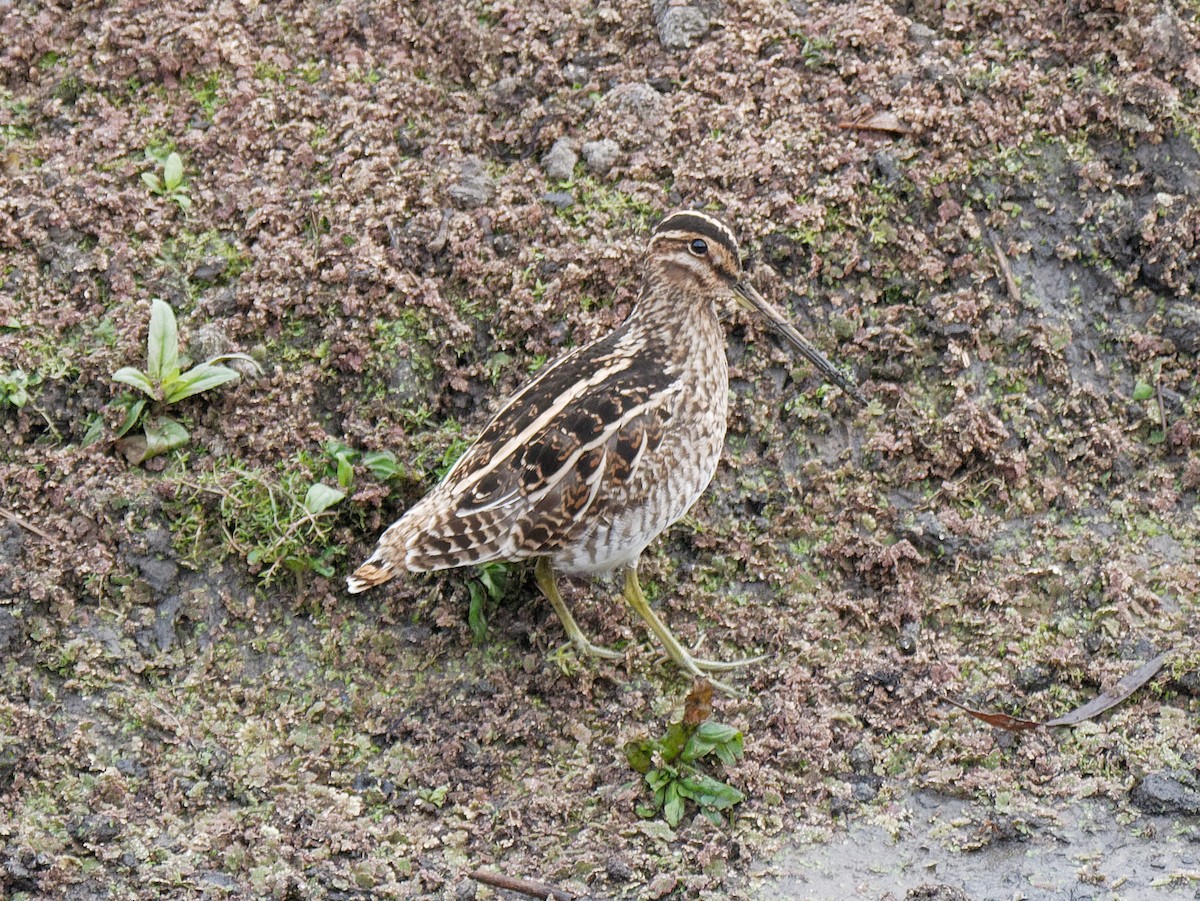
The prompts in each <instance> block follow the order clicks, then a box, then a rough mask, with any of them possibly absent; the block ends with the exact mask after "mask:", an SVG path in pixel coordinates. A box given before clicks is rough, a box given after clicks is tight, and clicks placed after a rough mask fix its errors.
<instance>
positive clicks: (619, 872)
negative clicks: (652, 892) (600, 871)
mask: <svg viewBox="0 0 1200 901" xmlns="http://www.w3.org/2000/svg"><path fill="white" fill-rule="evenodd" d="M604 871H605V872H606V873H608V878H609V879H611V880H612V881H613V882H628V881H629V880H631V879H632V878H633V868H632V867H630V866H629V864H627V863H625V861H623V860H621V858H619V857H610V858H609V859H608V862H607V863H605V864H604Z"/></svg>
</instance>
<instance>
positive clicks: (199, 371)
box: [112, 297, 262, 465]
mask: <svg viewBox="0 0 1200 901" xmlns="http://www.w3.org/2000/svg"><path fill="white" fill-rule="evenodd" d="M225 360H242V361H244V362H246V363H249V364H250V365H251V366H253V367H254V369H255V370H256V371H257V372H260V373H261V372H262V368H261V367H260V366H259V365H258V363H257V362H255V361H254V359H253V358H251V357H248V356H247V355H246V354H239V353H232V354H221V355H219V356H216V357H212V358H211V359H208V360H205V361H204V362H203V363H198V364H196V365H195V366H189V364H190V362H191V361H190V360H188V359H187V357H185V356H182V355H181V354H180V352H179V330H178V327H177V326H176V323H175V312H174V311H173V310H172V309H171V305H170V304H168V303H167V302H166V301H165V300H161V299H159V298H157V297H156V298H155V299H154V300H153V301H151V305H150V332H149V336H148V337H147V339H146V369H145V370H144V371H143V370H141V369H136V368H134V367H133V366H125V367H122V368H121V369H118V370H117V371H116V372H114V373H113V376H112V377H113V380H114V381H117V382H121V383H122V384H124V385H129V386H130V387H133V388H136V389H137V390H138V391H140V392H141V393H142V394H144V395H145V397H137V396H136V395H126V396H125V397H123V398H122V399H121V400H120V401H118V403H119V404H120V405H122V406H124V407H125V418H124V420H123V421H122V423H121V425H120V427H119V428H118V429H117V439H118V440H117V447H118V448H120V450H121V453H123V454H124V455H125V457H126V458H127V459H128V460H129V462H130V463H133V464H135V465H136V464H138V463H141V462H142V461H144V460H148V459H149V458H151V457H155V456H157V455H159V454H165V453H166V452H167V451H169V450H173V449H175V448H177V447H181V446H182V445H184V444H186V443H187V440H188V437H189V435H188V430H187V429H186V428H184V427H183V425H182V424H181V423H180V422H179V420H177V419H175V418H174V417H173V416H170V415H168V413H167V412H166V410H167V408H168V407H170V406H171V405H172V404H177V403H179V401H181V400H184V399H185V398H188V397H192V396H193V395H195V394H200V393H201V392H204V391H209V390H211V389H213V388H217V387H219V386H221V385H224V384H225V383H226V382H231V381H233V380H234V379H236V378H238V376H239V373H238V372H237V370H234V369H230V368H229V367H228V366H222V365H221V363H222V361H225ZM185 367H186V368H185ZM135 427H140V428H141V434H135V435H132V436H129V437H126V436H127V435H128V433H129V432H131V431H133V430H134V428H135Z"/></svg>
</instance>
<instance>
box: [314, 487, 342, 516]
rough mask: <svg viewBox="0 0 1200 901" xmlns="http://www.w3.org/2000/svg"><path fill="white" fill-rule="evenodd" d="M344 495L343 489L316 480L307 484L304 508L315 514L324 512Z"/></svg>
mask: <svg viewBox="0 0 1200 901" xmlns="http://www.w3.org/2000/svg"><path fill="white" fill-rule="evenodd" d="M345 496H346V493H345V492H344V491H339V490H338V489H336V488H331V487H329V486H328V485H323V484H321V483H320V482H317V483H316V484H314V485H311V486H309V489H308V493H307V494H305V495H304V509H305V510H307V511H308V512H309V513H311V514H312V515H313V516H316V515H317V514H318V513H324V512H325V511H326V510H328V509H329V508H330V507H332V506H333V505H334V504H336V503H337V502H338V501H340V500H341V499H342V498H344V497H345Z"/></svg>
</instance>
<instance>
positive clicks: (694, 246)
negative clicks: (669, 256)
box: [688, 238, 708, 257]
mask: <svg viewBox="0 0 1200 901" xmlns="http://www.w3.org/2000/svg"><path fill="white" fill-rule="evenodd" d="M688 250H690V251H691V252H692V253H694V254H695V255H696V256H698V257H702V256H704V255H705V254H706V253H708V245H707V244H705V243H704V241H703V240H702V239H700V238H696V240H694V241H692V243H691V244H689V245H688Z"/></svg>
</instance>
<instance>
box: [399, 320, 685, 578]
mask: <svg viewBox="0 0 1200 901" xmlns="http://www.w3.org/2000/svg"><path fill="white" fill-rule="evenodd" d="M622 337H623V335H622V332H621V331H620V330H619V331H618V332H616V333H613V334H612V335H610V336H608V338H606V339H602V340H600V341H598V342H595V343H594V344H591V345H588V346H586V347H583V348H580V349H579V350H578V351H576V352H575V353H572V354H568V355H567V356H566V357H564V358H563V359H562V360H560V361H558V362H557V363H555V364H554V365H553V366H552V367H550V368H549V369H547V370H545V371H544V372H543V373H542V374H541V375H540V376H539V377H538V378H536V379H535V380H534V381H532V382H531V383H530V384H529V385H527V386H526V387H525V388H524V389H523V390H522V391H520V392H519V393H518V394H517V395H515V396H514V397H513V398H512V400H510V401H509V402H508V404H506V405H505V407H504V408H503V409H502V410H501V411H500V412H499V413H497V414H496V416H495V417H494V418H493V419H492V421H491V423H489V425H488V426H487V428H485V429H484V431H483V434H481V435H480V436H479V438H478V439H477V440H476V441H475V442H474V443H473V444H472V445H471V447H470V448H468V450H467V451H466V453H464V454H463V456H462V457H461V458H460V459H459V461H458V462H457V463H456V464H455V465H454V466H453V468H452V469H451V470H450V472H448V473H447V474H446V476H445V478H444V479H443V481H442V482H441V484H439V485H438V487H437V488H435V489H434V490H433V491H432V492H430V494H429V495H428V496H427V497H426V498H425V499H424V500H422V501H421V502H419V503H418V504H417V505H416V506H415V507H414V508H413V509H412V510H411V511H410V512H409V513H408V514H406V515H405V517H404V518H403V519H401V520H400V521H399V522H398V523H397V524H396V526H395V527H394V528H397V529H400V528H401V527H402V526H406V521H410V520H411V522H408V523H407V526H406V527H405V528H403V529H402V532H403V533H404V534H403V538H404V543H405V554H404V557H405V560H406V566H407V567H408V568H410V569H440V568H444V567H449V566H462V565H464V564H468V563H481V562H486V561H487V560H494V559H519V558H525V557H535V556H541V555H542V554H546V553H551V552H553V551H554V550H556V549H557V548H559V547H561V546H562V545H563V544H564V543H568V542H570V540H571V539H572V537H574V536H575V535H576V534H578V532H579V523H580V520H581V518H583V517H584V515H585V514H586V515H588V516H595V515H602V513H603V506H604V504H605V503H606V501H607V500H609V499H611V498H613V497H614V496H620V495H621V492H622V490H623V488H624V486H625V485H626V484H627V483H628V482H629V481H630V480H631V479H632V478H633V477H634V475H636V473H637V471H638V466H639V464H640V462H641V460H642V458H643V457H644V455H645V454H646V453H647V451H648V449H649V450H652V449H653V448H654V447H657V445H658V443H659V442H661V440H662V435H663V430H664V425H665V421H666V418H667V417H668V416H669V415H670V414H669V408H670V406H671V404H670V403H669V401H670V397H671V395H672V394H673V393H674V392H675V391H676V390H677V388H676V386H677V381H676V375H675V374H674V373H673V372H672V371H670V369H669V367H667V366H665V365H664V357H663V356H660V355H655V354H646V353H645V352H644V348H641V347H640V346H632V345H631V343H630V340H629V339H626V340H625V341H622ZM399 537H400V536H399V535H398V536H397V538H399ZM386 540H387V536H385V541H386Z"/></svg>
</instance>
